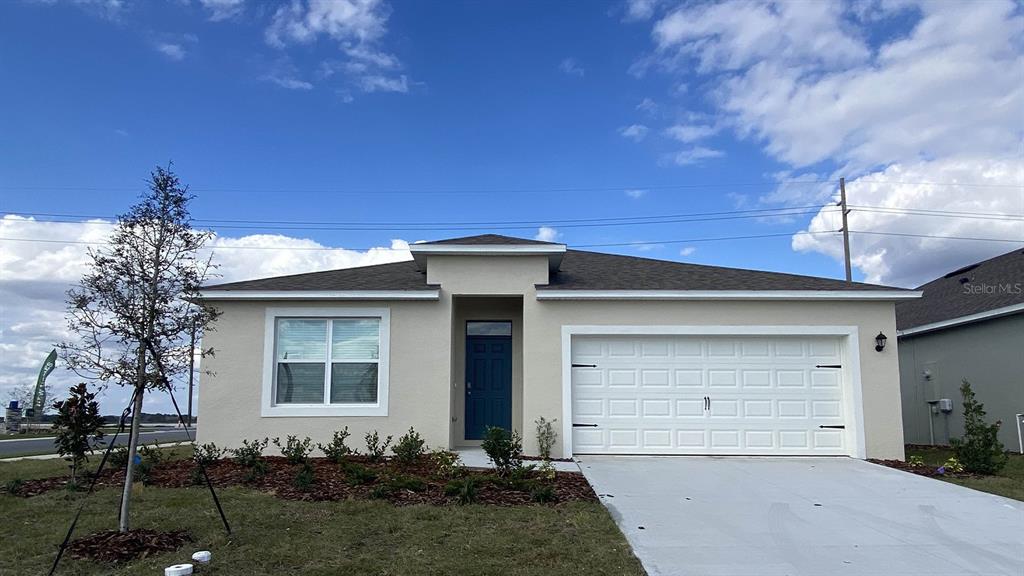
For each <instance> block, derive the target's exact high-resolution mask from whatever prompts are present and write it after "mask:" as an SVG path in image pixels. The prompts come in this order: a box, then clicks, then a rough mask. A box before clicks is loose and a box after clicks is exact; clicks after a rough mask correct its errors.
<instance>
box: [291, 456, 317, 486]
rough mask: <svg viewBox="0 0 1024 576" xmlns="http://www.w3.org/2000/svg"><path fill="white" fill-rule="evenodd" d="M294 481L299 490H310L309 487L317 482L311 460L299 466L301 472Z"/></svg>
mask: <svg viewBox="0 0 1024 576" xmlns="http://www.w3.org/2000/svg"><path fill="white" fill-rule="evenodd" d="M292 482H293V484H294V485H295V487H296V488H298V489H299V490H301V491H303V492H309V489H310V488H312V487H313V484H314V483H315V482H316V474H315V473H314V472H313V467H312V466H310V464H309V462H303V463H302V467H301V468H299V472H298V473H297V474H296V475H295V480H293V481H292Z"/></svg>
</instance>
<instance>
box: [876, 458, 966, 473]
mask: <svg viewBox="0 0 1024 576" xmlns="http://www.w3.org/2000/svg"><path fill="white" fill-rule="evenodd" d="M868 462H871V463H873V464H880V465H882V466H888V467H889V468H896V469H897V470H903V471H904V472H910V473H911V474H917V475H918V476H928V477H929V478H975V477H978V475H977V474H971V473H969V472H946V473H944V474H943V473H940V472H939V467H938V466H930V465H928V464H918V465H914V464H911V463H909V462H904V461H903V460H879V459H877V458H868Z"/></svg>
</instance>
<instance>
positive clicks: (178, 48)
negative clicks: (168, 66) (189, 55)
mask: <svg viewBox="0 0 1024 576" xmlns="http://www.w3.org/2000/svg"><path fill="white" fill-rule="evenodd" d="M154 48H156V51H157V52H159V53H161V54H163V55H164V56H166V57H167V58H168V59H169V60H174V61H175V62H179V61H181V60H184V59H185V47H184V46H183V45H181V44H177V43H174V42H157V43H156V45H155V46H154Z"/></svg>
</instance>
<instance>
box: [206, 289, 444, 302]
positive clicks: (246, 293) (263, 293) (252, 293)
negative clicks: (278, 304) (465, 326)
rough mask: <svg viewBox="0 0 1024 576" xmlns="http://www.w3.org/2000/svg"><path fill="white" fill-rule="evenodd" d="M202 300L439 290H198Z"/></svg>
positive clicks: (417, 294) (430, 294) (389, 295)
mask: <svg viewBox="0 0 1024 576" xmlns="http://www.w3.org/2000/svg"><path fill="white" fill-rule="evenodd" d="M199 297H200V298H202V299H203V300H438V299H440V291H439V290H200V291H199Z"/></svg>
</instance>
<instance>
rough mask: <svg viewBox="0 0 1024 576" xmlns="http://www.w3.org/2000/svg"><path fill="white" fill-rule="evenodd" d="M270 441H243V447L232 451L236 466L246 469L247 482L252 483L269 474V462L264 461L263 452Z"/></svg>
mask: <svg viewBox="0 0 1024 576" xmlns="http://www.w3.org/2000/svg"><path fill="white" fill-rule="evenodd" d="M267 444H268V440H267V439H266V438H264V439H263V440H253V441H252V442H250V441H248V440H242V446H241V447H240V448H235V449H234V450H231V455H232V456H233V457H234V461H235V463H236V464H238V465H239V466H241V467H242V468H244V469H245V481H246V482H252V481H253V480H255V479H256V478H258V477H259V476H263V475H264V474H266V473H267V462H266V460H264V459H263V450H264V449H266V447H267Z"/></svg>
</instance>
